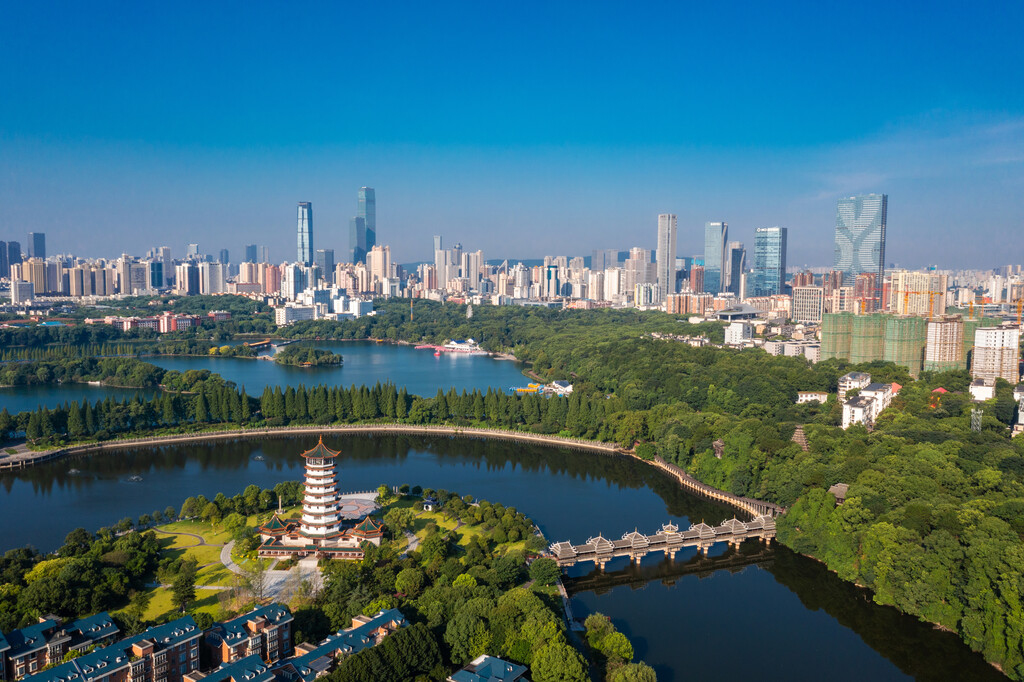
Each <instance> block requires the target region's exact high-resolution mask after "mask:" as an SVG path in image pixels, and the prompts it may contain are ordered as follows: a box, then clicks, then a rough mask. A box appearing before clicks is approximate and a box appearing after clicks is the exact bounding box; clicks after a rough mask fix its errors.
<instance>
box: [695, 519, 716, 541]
mask: <svg viewBox="0 0 1024 682" xmlns="http://www.w3.org/2000/svg"><path fill="white" fill-rule="evenodd" d="M690 530H695V531H697V537H699V538H700V539H701V540H706V539H708V538H713V537H715V529H714V528H712V527H711V526H709V525H708V524H706V523H704V522H703V521H701V522H700V523H698V524H696V525H693V526H690Z"/></svg>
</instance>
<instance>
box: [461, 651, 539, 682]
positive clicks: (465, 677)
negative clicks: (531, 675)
mask: <svg viewBox="0 0 1024 682" xmlns="http://www.w3.org/2000/svg"><path fill="white" fill-rule="evenodd" d="M520 680H522V681H523V682H525V681H526V667H525V666H521V665H519V664H517V663H509V662H508V661H505V660H502V659H500V658H495V657H494V656H488V655H487V654H484V655H483V656H478V657H476V658H474V659H473V660H472V661H471V662H470V663H469V664H468V665H467V666H466V667H465V668H463V669H462V670H459V671H458V672H454V673H452V674H451V675H449V676H448V677H447V682H519V681H520Z"/></svg>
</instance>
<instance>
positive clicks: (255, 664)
mask: <svg viewBox="0 0 1024 682" xmlns="http://www.w3.org/2000/svg"><path fill="white" fill-rule="evenodd" d="M273 679H274V673H272V672H270V666H268V665H267V664H266V663H264V662H263V659H261V658H260V657H259V656H257V655H256V654H253V655H251V656H246V657H245V658H242V659H239V660H237V661H235V662H234V663H228V664H227V665H222V666H221V667H219V668H217V669H216V670H214V671H213V672H211V673H210V674H208V675H207V676H206V677H204V678H203V682H227V681H228V680H233V681H234V682H271V681H272V680H273Z"/></svg>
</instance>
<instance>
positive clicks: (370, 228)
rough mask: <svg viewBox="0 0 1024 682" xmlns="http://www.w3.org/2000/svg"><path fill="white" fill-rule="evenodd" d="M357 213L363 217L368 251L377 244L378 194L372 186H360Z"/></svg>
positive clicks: (365, 247) (364, 244) (365, 243)
mask: <svg viewBox="0 0 1024 682" xmlns="http://www.w3.org/2000/svg"><path fill="white" fill-rule="evenodd" d="M356 215H357V216H359V217H360V218H362V219H363V223H364V225H363V226H364V229H365V230H366V234H365V235H364V237H363V248H364V249H365V250H367V251H369V250H370V249H372V248H373V247H375V246H377V196H376V194H375V193H374V191H373V188H372V187H360V188H359V206H358V208H357V209H356Z"/></svg>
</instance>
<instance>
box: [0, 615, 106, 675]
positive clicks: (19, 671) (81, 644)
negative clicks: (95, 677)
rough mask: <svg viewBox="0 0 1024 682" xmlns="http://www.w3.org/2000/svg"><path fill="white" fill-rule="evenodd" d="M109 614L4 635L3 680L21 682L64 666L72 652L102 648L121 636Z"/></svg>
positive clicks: (47, 620)
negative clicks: (50, 667)
mask: <svg viewBox="0 0 1024 682" xmlns="http://www.w3.org/2000/svg"><path fill="white" fill-rule="evenodd" d="M118 632H119V630H118V628H117V625H116V624H115V623H114V621H113V619H111V617H110V615H109V614H108V613H106V612H103V613H98V614H96V615H95V616H90V617H88V618H82V619H81V620H76V621H74V622H73V623H68V624H67V625H65V624H64V623H63V622H62V621H61V620H60V619H59V618H57V617H56V616H48V617H44V618H41V619H39V622H38V623H34V624H33V625H29V626H27V627H24V628H21V629H20V630H13V631H11V632H8V633H7V634H6V635H4V634H0V679H5V680H20V679H21V678H23V677H26V676H30V675H34V674H35V673H38V672H40V671H41V670H42V669H43V668H45V667H46V666H48V665H54V664H57V663H60V662H61V660H62V659H63V658H64V656H65V655H66V654H67V653H68V652H69V651H81V650H83V649H85V648H87V647H91V646H102V645H103V644H106V643H107V642H110V641H112V640H113V639H114V638H115V637H116V636H117V634H118Z"/></svg>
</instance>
